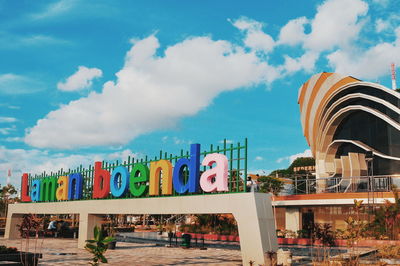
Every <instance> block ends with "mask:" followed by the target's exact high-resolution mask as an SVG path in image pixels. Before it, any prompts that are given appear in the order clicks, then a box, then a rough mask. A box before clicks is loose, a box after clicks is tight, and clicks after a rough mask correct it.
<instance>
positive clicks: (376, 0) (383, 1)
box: [372, 0, 390, 7]
mask: <svg viewBox="0 0 400 266" xmlns="http://www.w3.org/2000/svg"><path fill="white" fill-rule="evenodd" d="M372 2H373V3H374V4H378V5H380V6H382V7H387V6H388V4H389V3H390V0H372Z"/></svg>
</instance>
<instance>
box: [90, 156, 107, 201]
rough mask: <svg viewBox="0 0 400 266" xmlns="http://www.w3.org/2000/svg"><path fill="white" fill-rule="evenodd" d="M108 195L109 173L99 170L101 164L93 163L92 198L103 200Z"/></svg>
mask: <svg viewBox="0 0 400 266" xmlns="http://www.w3.org/2000/svg"><path fill="white" fill-rule="evenodd" d="M108 193H110V172H108V171H107V170H105V169H102V168H101V162H95V163H94V180H93V198H95V199H104V198H105V197H107V196H108Z"/></svg>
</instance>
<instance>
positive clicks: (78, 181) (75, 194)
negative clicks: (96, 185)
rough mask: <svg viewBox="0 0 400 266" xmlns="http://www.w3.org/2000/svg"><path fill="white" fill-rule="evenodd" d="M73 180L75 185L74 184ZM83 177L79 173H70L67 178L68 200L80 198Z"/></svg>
mask: <svg viewBox="0 0 400 266" xmlns="http://www.w3.org/2000/svg"><path fill="white" fill-rule="evenodd" d="M74 181H75V185H74ZM82 183H83V177H82V175H81V174H80V173H76V174H70V175H69V178H68V200H73V199H77V200H78V199H81V198H82V189H83V187H82Z"/></svg>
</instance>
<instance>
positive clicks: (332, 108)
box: [275, 72, 400, 231]
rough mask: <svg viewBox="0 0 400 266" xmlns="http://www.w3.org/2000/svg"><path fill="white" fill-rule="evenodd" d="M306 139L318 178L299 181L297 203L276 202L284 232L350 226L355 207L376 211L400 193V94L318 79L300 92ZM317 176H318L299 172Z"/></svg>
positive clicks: (288, 198) (291, 199)
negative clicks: (316, 226) (358, 203)
mask: <svg viewBox="0 0 400 266" xmlns="http://www.w3.org/2000/svg"><path fill="white" fill-rule="evenodd" d="M298 103H299V105H300V113H301V123H302V126H303V133H304V136H305V138H306V140H307V142H308V144H309V146H310V148H311V151H312V154H313V156H314V158H315V164H316V165H315V176H314V177H313V178H311V179H305V180H298V178H296V179H294V181H293V187H294V189H293V191H294V192H295V193H294V194H295V195H285V196H278V197H276V198H275V206H276V210H275V212H276V218H277V226H278V228H280V229H289V230H292V231H297V230H300V229H306V228H308V227H309V225H310V224H312V223H316V222H318V223H330V224H332V226H333V228H334V229H337V228H341V229H343V228H344V226H345V223H344V219H345V218H346V217H347V216H348V215H350V214H351V212H352V205H353V204H354V199H358V200H363V202H364V204H366V205H370V206H375V205H377V204H381V203H383V200H384V199H389V200H391V201H393V196H392V193H391V192H390V190H391V186H392V185H393V184H394V185H397V186H398V187H400V175H397V174H400V108H399V107H400V93H398V92H397V91H394V90H391V89H389V88H386V87H384V86H382V85H379V84H375V83H371V82H364V81H361V80H359V79H356V78H354V77H350V76H342V75H340V74H337V73H326V72H323V73H319V74H316V75H313V76H312V77H311V78H310V79H309V80H308V81H307V82H305V83H304V84H303V85H302V86H301V87H300V89H299V95H298ZM300 170H306V171H309V170H310V171H312V170H311V169H308V168H307V169H302V168H301V167H300V168H296V169H294V172H298V171H300Z"/></svg>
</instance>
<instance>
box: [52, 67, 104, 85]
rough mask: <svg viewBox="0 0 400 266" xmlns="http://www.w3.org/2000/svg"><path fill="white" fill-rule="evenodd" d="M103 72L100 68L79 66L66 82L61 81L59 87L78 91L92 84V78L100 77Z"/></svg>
mask: <svg viewBox="0 0 400 266" xmlns="http://www.w3.org/2000/svg"><path fill="white" fill-rule="evenodd" d="M102 75H103V72H102V71H101V70H100V69H98V68H87V67H85V66H79V67H78V70H77V71H76V72H75V73H74V74H72V75H71V76H69V77H68V78H67V80H66V81H65V82H59V83H58V84H57V88H58V89H59V90H62V91H78V90H82V89H87V88H90V87H91V86H92V80H93V79H95V78H99V77H101V76H102Z"/></svg>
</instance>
